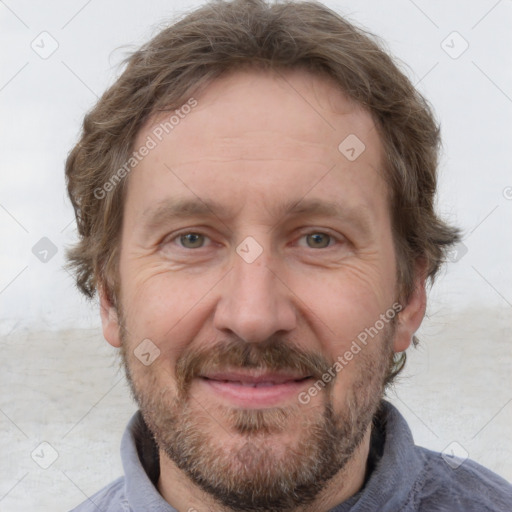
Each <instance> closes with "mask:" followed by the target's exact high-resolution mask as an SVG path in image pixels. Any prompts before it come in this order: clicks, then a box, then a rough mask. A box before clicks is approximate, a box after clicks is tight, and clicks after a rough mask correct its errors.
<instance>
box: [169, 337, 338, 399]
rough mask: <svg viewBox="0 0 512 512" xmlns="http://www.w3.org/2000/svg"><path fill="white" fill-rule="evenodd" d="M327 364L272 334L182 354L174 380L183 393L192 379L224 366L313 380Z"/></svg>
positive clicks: (311, 353) (217, 344)
mask: <svg viewBox="0 0 512 512" xmlns="http://www.w3.org/2000/svg"><path fill="white" fill-rule="evenodd" d="M330 367H331V364H330V363H329V361H327V360H326V358H325V357H323V356H322V355H320V354H317V353H314V352H308V351H305V350H302V349H300V348H298V347H297V346H294V345H292V344H291V343H289V342H287V341H285V340H283V339H282V338H277V337H272V338H269V339H267V340H265V341H264V342H261V343H253V342H246V341H243V340H240V339H230V340H225V341H221V342H218V343H216V344H215V345H211V346H204V347H201V348H200V349H197V348H196V349H193V350H190V351H187V352H186V353H184V354H183V355H182V356H181V357H180V358H179V359H178V361H177V362H176V380H177V384H178V388H179V389H180V390H181V391H182V392H184V393H185V392H186V391H187V390H188V387H189V386H190V383H191V382H192V380H193V379H194V378H196V377H199V376H200V375H202V374H203V375H204V374H205V373H213V372H218V371H223V370H226V369H228V368H229V369H233V368H247V369H249V368H251V369H264V370H268V371H280V370H281V371H284V370H292V371H296V372H298V373H300V374H303V375H309V376H312V377H314V378H315V380H317V379H321V378H322V376H323V375H324V374H325V373H326V372H327V371H328V370H329V368H330Z"/></svg>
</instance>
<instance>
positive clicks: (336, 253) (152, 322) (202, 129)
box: [102, 72, 415, 510]
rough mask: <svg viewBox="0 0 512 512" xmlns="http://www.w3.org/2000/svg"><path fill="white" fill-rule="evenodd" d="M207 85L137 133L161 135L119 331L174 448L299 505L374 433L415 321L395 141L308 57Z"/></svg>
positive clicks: (273, 502) (173, 458)
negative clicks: (178, 114)
mask: <svg viewBox="0 0 512 512" xmlns="http://www.w3.org/2000/svg"><path fill="white" fill-rule="evenodd" d="M283 78H285V79H283ZM196 100H197V106H196V107H195V108H193V109H192V111H191V112H190V113H189V114H188V115H186V116H185V117H184V119H181V120H180V122H179V124H178V125H177V126H175V127H174V129H173V130H172V131H170V132H169V134H168V135H166V136H165V137H163V139H162V141H158V140H157V138H156V137H155V135H154V133H158V132H155V131H154V130H155V127H157V126H158V124H159V123H160V122H161V121H165V120H167V119H168V118H169V117H170V114H169V115H164V116H162V117H161V118H153V119H152V122H151V123H148V124H147V125H146V126H145V127H144V129H143V130H142V131H141V132H140V133H139V136H138V139H137V141H136V143H135V148H139V147H140V146H142V145H143V144H144V143H145V142H146V141H147V140H148V139H147V137H148V135H149V136H151V137H152V138H153V139H155V140H156V141H157V142H158V144H157V145H156V147H155V148H154V149H152V150H151V151H150V152H149V154H148V155H147V156H146V157H145V158H144V159H143V160H142V161H141V162H140V163H139V164H138V166H137V167H136V169H134V170H133V171H132V173H131V175H130V176H129V187H128V193H127V197H126V203H125V211H124V225H123V232H122V241H121V252H120V267H119V272H120V273H119V275H120V283H121V292H120V297H119V305H120V309H119V310H118V312H117V313H118V317H117V318H116V315H115V314H114V315H113V314H112V307H111V306H109V305H108V304H107V303H106V302H105V300H106V299H105V298H104V297H103V298H102V304H103V306H104V313H103V319H104V332H105V336H106V337H107V339H108V340H109V341H110V342H111V343H112V344H114V345H116V346H120V345H121V346H122V353H123V359H124V361H125V364H126V367H127V371H128V376H129V380H130V383H131V386H132V389H133V392H134V395H135V397H136V399H137V401H138V403H139V406H140V408H141V411H142V413H143V415H144V418H145V420H146V423H147V424H148V426H149V427H150V429H151V430H152V432H153V433H154V435H155V438H156V440H157V442H158V444H159V448H160V450H161V457H162V458H163V459H164V458H167V461H166V463H167V464H170V465H171V466H173V467H176V468H179V469H180V470H182V471H183V472H184V473H185V474H186V475H188V477H190V479H191V480H192V481H193V482H194V483H195V484H197V485H198V486H199V487H200V488H201V489H202V490H203V491H205V492H207V493H209V494H210V495H211V496H213V497H214V498H216V499H218V500H219V501H220V502H221V503H222V504H223V505H227V506H232V507H233V508H235V509H236V508H238V509H242V508H243V509H246V510H269V509H272V508H279V509H281V510H286V509H287V508H289V509H292V508H293V507H294V506H297V505H298V504H305V503H307V502H308V501H311V500H312V499H313V498H315V497H316V496H318V494H319V493H320V492H321V491H322V489H323V488H324V487H325V486H326V484H327V483H328V481H329V480H330V479H331V478H332V477H333V476H334V475H335V474H337V473H338V472H339V471H340V470H343V468H344V467H345V466H346V464H347V461H349V459H350V458H351V457H352V456H353V454H354V453H355V451H356V450H357V448H358V446H359V445H360V444H361V443H362V441H363V439H366V441H367V440H368V434H369V426H370V423H371V418H372V416H373V415H374V413H375V411H376V408H377V406H378V403H379V401H380V399H381V397H382V391H383V389H382V388H383V381H384V379H385V377H386V375H387V372H388V370H389V362H390V358H391V357H392V354H393V350H395V351H399V350H404V349H405V348H406V346H407V345H408V343H409V339H410V334H411V333H412V331H411V332H409V331H410V330H411V329H409V330H408V328H409V327H411V326H406V327H405V328H404V326H403V325H402V324H401V322H402V319H401V318H400V320H398V319H397V318H394V319H393V320H390V318H393V317H394V316H395V314H396V310H395V311H393V304H394V303H396V301H397V297H396V290H397V283H396V265H395V252H394V247H393V241H392V227H391V223H390V215H389V206H388V194H387V188H386V185H385V183H384V180H383V169H382V157H381V151H382V149H381V144H380V141H379V137H378V134H377V131H376V129H375V126H374V124H373V121H372V119H371V117H370V115H369V114H368V113H366V112H365V111H363V110H361V109H360V108H358V107H357V106H356V105H355V104H354V103H352V102H350V101H349V100H348V99H346V98H345V97H343V96H342V95H341V93H340V92H339V91H338V90H337V89H336V88H335V87H334V86H333V85H332V84H330V83H329V82H327V81H325V80H324V79H321V78H318V77H313V76H311V75H309V74H306V73H303V72H293V73H287V74H286V75H285V76H284V77H282V76H277V75H269V74H263V73H259V72H243V73H235V74H233V75H230V76H228V77H224V78H222V79H220V80H218V81H215V82H213V83H212V84H211V85H210V86H209V87H207V89H206V90H205V92H204V93H203V94H201V95H200V96H197V97H196ZM347 137H349V138H348V139H347ZM355 137H357V139H359V141H361V142H362V143H363V144H364V146H365V147H364V150H363V151H362V152H361V149H362V148H363V146H362V145H361V142H358V140H357V139H355ZM345 139H346V141H345V142H344V143H343V144H342V145H341V148H340V149H339V148H338V146H339V145H340V143H342V141H344V140H345ZM359 153H360V154H359ZM354 157H355V158H354ZM176 205H179V208H178V209H177V210H176V208H175V207H176ZM334 208H335V209H334ZM109 307H110V316H108V314H107V313H105V311H106V310H108V308H109ZM390 311H391V313H390ZM402 313H403V312H402ZM402 313H400V315H402ZM386 314H387V316H386ZM384 316H385V318H386V321H383V320H382V318H383V317H384ZM113 319H114V320H113ZM379 320H380V322H379ZM118 321H119V323H118ZM414 327H415V326H414ZM411 328H412V327H411ZM365 329H367V331H365ZM371 329H373V330H371ZM412 330H414V329H412ZM362 332H366V333H367V336H366V343H362V342H361V341H359V343H358V347H359V350H357V349H356V348H354V344H353V342H354V340H357V339H358V336H359V340H362V339H364V336H361V333H362ZM368 332H371V333H372V335H371V336H370V335H368ZM143 340H150V342H148V341H145V342H144V344H143V345H140V344H141V342H143ZM138 347H139V349H138ZM141 347H142V348H144V350H141ZM156 347H158V350H159V353H158V350H157V349H156ZM347 351H348V352H351V354H352V356H353V357H350V356H346V354H347ZM141 352H143V354H141ZM148 354H149V355H148ZM137 355H138V356H139V357H137ZM155 357H156V358H155ZM139 358H140V359H139ZM153 358H155V359H154V361H153V362H152V363H151V364H148V362H149V361H151V360H152V359H153ZM340 360H342V361H343V363H341V362H340ZM336 361H338V365H336V364H335V363H336ZM326 372H330V373H329V374H330V375H331V378H329V377H327V378H324V380H323V381H322V377H323V376H325V375H326ZM319 381H321V382H320V384H319ZM315 383H316V386H315ZM315 390H316V391H315ZM162 463H163V461H162ZM258 507H259V508H258Z"/></svg>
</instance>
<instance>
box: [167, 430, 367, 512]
mask: <svg viewBox="0 0 512 512" xmlns="http://www.w3.org/2000/svg"><path fill="white" fill-rule="evenodd" d="M370 436H371V424H370V425H369V427H368V429H367V431H366V433H365V435H364V437H363V440H362V442H361V443H360V445H359V446H358V448H357V449H356V450H355V452H354V454H353V456H352V458H351V459H350V460H349V461H348V462H347V464H346V465H345V467H344V468H343V469H342V470H341V471H340V472H339V473H338V474H337V475H335V476H334V477H333V478H332V479H331V480H330V481H329V483H328V485H327V486H326V488H325V489H324V490H323V491H322V492H321V493H320V494H319V496H318V497H317V499H315V501H314V502H313V503H310V504H309V505H307V506H305V507H300V508H297V509H295V510H293V511H291V510H290V511H289V512H306V511H308V512H327V511H328V510H330V509H332V508H334V507H335V506H336V505H339V504H340V503H342V502H344V501H346V500H347V499H349V498H350V497H352V496H353V495H354V494H356V493H357V492H358V491H359V490H360V489H361V488H362V487H363V485H364V481H365V475H366V465H367V460H368V454H369V451H370ZM159 453H160V478H159V480H158V491H159V492H160V494H161V495H162V497H163V498H164V499H165V501H167V502H168V503H169V504H170V505H171V506H172V507H174V508H175V509H176V510H178V511H179V512H203V511H207V510H208V511H209V510H212V511H213V510H215V511H216V512H233V511H232V510H231V509H227V508H225V507H222V506H220V505H219V503H218V502H217V501H215V500H214V499H213V498H212V497H211V496H210V495H209V494H207V493H206V492H204V491H203V490H202V489H200V488H199V487H198V486H196V485H195V484H194V483H193V482H192V481H191V480H190V479H189V478H188V476H187V475H186V474H184V473H183V472H182V471H181V470H180V469H179V468H178V467H177V466H176V465H175V464H174V462H173V461H172V460H170V459H169V458H168V457H167V455H166V454H165V453H163V452H162V451H161V450H160V452H159Z"/></svg>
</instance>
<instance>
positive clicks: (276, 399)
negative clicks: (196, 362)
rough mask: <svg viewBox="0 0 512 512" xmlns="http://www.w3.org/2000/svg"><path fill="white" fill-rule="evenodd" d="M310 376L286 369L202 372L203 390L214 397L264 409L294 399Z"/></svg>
mask: <svg viewBox="0 0 512 512" xmlns="http://www.w3.org/2000/svg"><path fill="white" fill-rule="evenodd" d="M310 380H312V376H311V375H299V374H293V373H289V372H288V373H287V372H262V371H261V370H259V371H252V372H251V371H244V372H242V371H227V372H219V373H211V374H208V375H201V376H200V377H199V381H200V382H201V384H202V385H203V387H204V388H205V391H206V392H208V393H211V394H214V395H215V398H216V399H220V400H223V401H227V402H229V403H230V404H231V405H236V406H238V407H244V408H264V407H272V406H277V405H280V404H282V403H283V402H285V401H287V400H290V399H296V397H297V395H298V393H299V392H300V391H301V390H302V389H303V388H304V387H305V385H306V384H309V381H310Z"/></svg>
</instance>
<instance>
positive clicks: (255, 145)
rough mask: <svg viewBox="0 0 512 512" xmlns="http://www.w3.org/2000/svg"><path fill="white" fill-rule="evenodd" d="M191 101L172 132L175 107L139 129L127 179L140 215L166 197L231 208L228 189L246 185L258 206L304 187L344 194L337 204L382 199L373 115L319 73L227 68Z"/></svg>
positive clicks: (296, 194) (302, 192)
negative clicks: (137, 156)
mask: <svg viewBox="0 0 512 512" xmlns="http://www.w3.org/2000/svg"><path fill="white" fill-rule="evenodd" d="M186 101H187V99H185V100H184V102H183V103H184V104H185V103H186ZM194 101H195V105H194V107H193V108H191V109H189V108H187V109H183V110H182V112H181V115H180V116H179V118H178V116H176V115H175V116H174V120H173V121H174V122H173V123H172V126H171V123H169V120H170V118H171V116H172V115H173V114H174V113H175V111H174V110H173V111H172V112H168V113H163V114H160V115H159V116H154V117H153V118H152V119H151V120H150V121H149V122H148V123H147V124H146V125H145V126H144V128H143V129H142V130H141V131H140V132H139V134H138V137H137V140H136V142H135V148H137V147H140V146H142V145H143V144H144V143H145V141H147V140H148V137H149V138H152V139H154V141H155V147H154V148H153V149H152V150H151V151H150V152H149V154H148V155H147V156H146V157H145V158H144V159H143V160H142V161H140V163H139V164H138V165H137V166H136V168H135V170H134V171H133V172H132V173H131V175H130V176H129V180H130V182H131V184H130V185H129V187H128V198H127V203H128V202H130V201H131V202H132V203H135V205H136V206H137V208H138V209H139V210H142V211H144V212H147V210H148V207H150V206H151V205H154V204H156V203H157V202H161V201H163V200H166V199H167V198H168V197H169V196H172V195H175V196H181V198H183V196H185V195H188V196H190V195H191V194H194V193H198V194H200V195H201V197H205V196H206V195H208V196H210V199H211V198H213V197H215V199H216V200H217V202H219V201H220V202H222V201H223V198H225V199H226V201H231V202H233V200H234V199H233V197H234V195H235V192H236V195H237V196H241V197H243V196H244V195H245V198H246V199H249V198H248V197H247V196H246V192H247V190H248V189H251V190H252V195H251V199H252V203H254V202H255V199H256V198H258V199H259V202H258V204H260V206H261V205H262V201H263V202H264V200H265V199H267V200H268V201H276V200H277V201H279V200H280V199H283V202H287V203H290V202H293V199H294V197H300V196H301V195H302V196H304V195H305V194H307V193H309V192H308V188H309V189H310V191H312V190H313V189H315V191H316V192H321V193H322V194H325V193H328V195H330V196H331V199H332V200H336V199H337V197H338V194H339V193H342V194H344V196H343V197H339V199H340V200H343V201H344V202H349V201H351V202H352V203H354V205H356V204H357V202H358V201H359V202H360V203H364V205H368V204H371V203H372V201H373V200H374V197H373V196H375V195H377V196H382V195H383V194H384V193H385V191H384V187H385V185H384V182H383V179H382V169H381V151H382V148H381V143H380V140H379V137H378V133H377V130H376V129H375V125H374V122H373V119H372V117H371V115H370V114H369V113H368V112H367V111H365V110H364V109H363V108H362V107H360V106H359V105H358V104H356V103H355V102H353V101H352V100H350V99H349V98H348V97H347V96H346V95H344V94H343V93H342V92H341V91H340V89H339V87H338V86H337V85H336V84H334V83H333V82H332V81H330V80H328V79H326V78H325V77H323V76H315V75H312V74H310V73H308V72H305V71H302V70H294V71H287V72H286V73H285V72H263V71H255V70H252V71H243V72H233V73H230V74H228V75H226V76H223V77H222V78H220V79H217V80H214V81H213V82H211V83H210V84H208V86H207V87H206V88H205V89H204V90H202V91H201V92H200V94H198V95H196V96H194ZM178 110H179V109H178ZM183 112H186V114H183ZM331 171H332V172H331ZM194 191H195V192H194ZM205 199H206V197H205ZM263 206H264V207H266V206H265V204H263Z"/></svg>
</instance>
